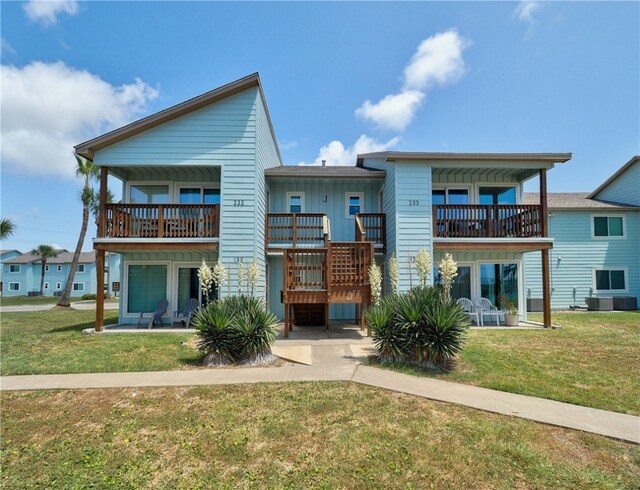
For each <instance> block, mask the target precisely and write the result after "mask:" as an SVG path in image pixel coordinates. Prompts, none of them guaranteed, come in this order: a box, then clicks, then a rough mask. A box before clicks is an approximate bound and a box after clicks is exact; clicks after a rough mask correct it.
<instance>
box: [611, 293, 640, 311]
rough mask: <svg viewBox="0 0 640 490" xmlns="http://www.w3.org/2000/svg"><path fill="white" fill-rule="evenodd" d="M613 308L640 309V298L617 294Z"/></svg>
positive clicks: (624, 309)
mask: <svg viewBox="0 0 640 490" xmlns="http://www.w3.org/2000/svg"><path fill="white" fill-rule="evenodd" d="M613 309H614V310H623V311H635V310H637V309H638V298H636V297H635V296H617V297H615V298H613Z"/></svg>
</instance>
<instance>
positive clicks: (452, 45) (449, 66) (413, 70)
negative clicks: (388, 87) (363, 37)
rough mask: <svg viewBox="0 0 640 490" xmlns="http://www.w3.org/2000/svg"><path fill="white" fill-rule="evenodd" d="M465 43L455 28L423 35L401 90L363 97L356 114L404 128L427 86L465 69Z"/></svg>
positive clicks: (441, 82)
mask: <svg viewBox="0 0 640 490" xmlns="http://www.w3.org/2000/svg"><path fill="white" fill-rule="evenodd" d="M468 45H469V43H468V41H466V40H465V39H464V38H462V37H461V36H460V35H459V34H458V33H457V32H456V31H454V30H450V31H446V32H441V33H438V34H435V35H433V36H430V37H428V38H426V39H425V40H423V41H422V42H421V43H420V44H419V45H418V48H417V49H416V52H415V53H414V54H413V56H412V57H411V60H410V61H409V63H408V64H407V66H406V67H405V68H404V77H403V78H404V82H403V87H402V90H401V91H400V92H399V93H397V94H391V95H387V96H385V97H383V98H382V100H380V101H379V102H377V103H372V102H371V101H370V100H366V101H365V102H364V103H363V104H362V105H361V106H360V107H359V108H358V109H356V111H355V114H356V116H357V117H360V118H362V119H364V120H368V121H371V122H373V123H375V124H376V125H377V126H378V127H380V128H383V129H391V130H395V131H403V130H404V129H406V128H407V126H409V124H411V122H412V121H413V119H414V117H415V114H416V112H417V111H418V109H419V108H420V106H421V105H422V102H423V101H424V98H425V97H426V93H427V91H428V90H429V89H431V88H432V87H433V86H435V85H440V86H445V85H449V84H452V83H456V82H457V81H458V80H460V78H461V77H462V75H463V74H464V72H465V64H464V59H463V58H462V52H463V51H464V49H465V48H466V47H467V46H468Z"/></svg>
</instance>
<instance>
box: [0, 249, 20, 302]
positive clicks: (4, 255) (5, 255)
mask: <svg viewBox="0 0 640 490" xmlns="http://www.w3.org/2000/svg"><path fill="white" fill-rule="evenodd" d="M18 255H22V252H20V250H15V249H11V250H2V249H0V295H2V293H3V289H4V282H3V279H2V278H3V275H4V262H5V261H6V260H9V259H12V258H14V257H17V256H18Z"/></svg>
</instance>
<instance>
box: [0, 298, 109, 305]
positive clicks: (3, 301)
mask: <svg viewBox="0 0 640 490" xmlns="http://www.w3.org/2000/svg"><path fill="white" fill-rule="evenodd" d="M59 300H60V298H58V297H57V296H2V297H0V306H28V305H55V304H56V303H57V302H58V301H59ZM69 300H70V301H71V302H74V301H82V298H81V297H80V296H72V297H71V298H69ZM117 301H118V299H117V298H110V299H107V300H105V303H112V302H117Z"/></svg>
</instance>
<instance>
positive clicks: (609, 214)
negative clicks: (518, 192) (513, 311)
mask: <svg viewBox="0 0 640 490" xmlns="http://www.w3.org/2000/svg"><path fill="white" fill-rule="evenodd" d="M537 199H538V195H537V194H529V193H527V194H526V195H525V202H535V201H537ZM548 207H549V213H550V218H549V236H551V237H553V238H554V246H553V251H552V253H551V255H550V268H551V289H552V292H551V306H552V307H553V308H556V309H566V308H569V307H571V306H585V298H587V297H616V296H631V297H635V298H639V297H640V156H635V157H633V158H632V159H631V160H629V161H628V162H627V163H626V164H625V165H623V166H622V167H621V168H620V169H619V170H618V171H617V172H616V173H614V174H613V175H612V176H611V177H610V178H609V179H607V181H606V182H604V183H603V184H602V185H601V186H600V187H598V188H597V189H596V190H595V191H593V192H591V193H588V192H582V193H550V194H549V195H548ZM539 263H540V257H539V254H527V256H526V260H525V268H526V282H525V283H526V287H527V294H528V295H529V296H531V297H534V298H535V297H540V295H541V278H540V273H539V271H538V267H537V265H538V264H539Z"/></svg>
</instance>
